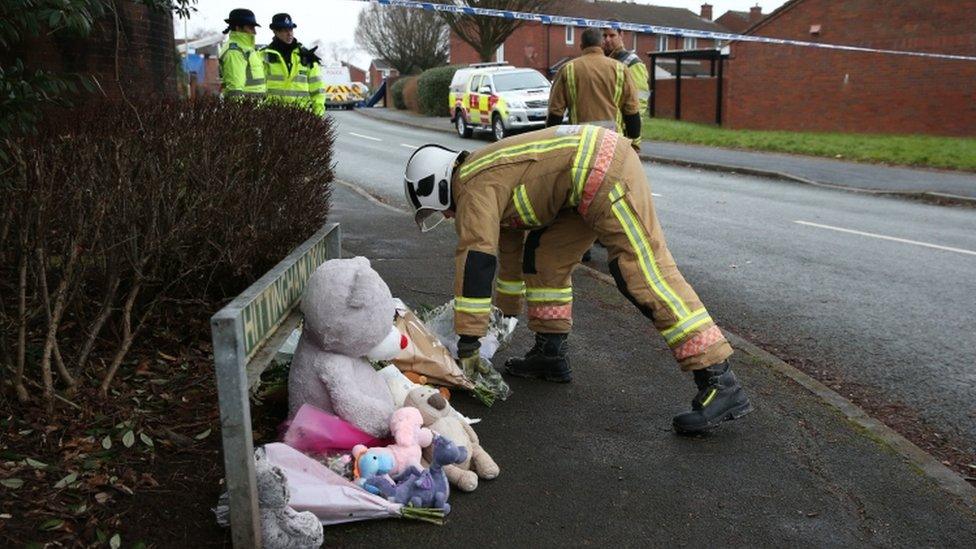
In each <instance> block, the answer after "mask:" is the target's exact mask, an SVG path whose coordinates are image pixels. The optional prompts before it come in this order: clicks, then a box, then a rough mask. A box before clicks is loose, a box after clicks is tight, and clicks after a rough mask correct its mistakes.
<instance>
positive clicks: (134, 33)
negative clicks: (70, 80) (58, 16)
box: [0, 1, 179, 99]
mask: <svg viewBox="0 0 976 549" xmlns="http://www.w3.org/2000/svg"><path fill="white" fill-rule="evenodd" d="M117 13H118V21H116V19H115V18H114V17H112V16H105V17H103V18H101V19H99V20H97V21H96V22H95V24H94V25H93V28H92V32H91V34H90V35H89V36H88V37H86V38H84V39H82V40H78V39H77V38H72V37H69V36H67V35H65V34H64V33H57V32H55V33H49V32H47V29H44V30H43V32H42V33H41V35H40V36H37V37H30V38H27V39H26V40H24V41H23V42H19V43H16V44H15V45H14V47H13V48H11V49H9V50H4V51H2V52H0V62H2V63H3V64H4V65H5V66H6V65H7V64H8V59H9V58H10V56H18V57H20V58H21V59H23V60H24V63H25V65H26V66H27V68H28V69H29V70H31V69H35V68H42V69H47V70H54V71H58V72H79V73H85V74H89V75H92V76H94V77H95V78H96V79H97V80H98V82H99V83H100V90H101V92H104V94H105V95H106V96H108V97H109V98H112V99H120V98H121V97H122V91H123V90H124V92H125V95H126V96H128V97H130V98H147V97H176V96H177V93H178V85H177V73H178V65H179V60H178V59H177V56H176V44H175V41H174V38H173V15H172V13H170V11H169V10H153V9H151V8H149V7H147V6H146V5H143V4H138V3H136V2H133V1H123V2H118V12H117ZM116 67H119V70H117V69H116Z"/></svg>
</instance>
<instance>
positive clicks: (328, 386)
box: [288, 257, 402, 438]
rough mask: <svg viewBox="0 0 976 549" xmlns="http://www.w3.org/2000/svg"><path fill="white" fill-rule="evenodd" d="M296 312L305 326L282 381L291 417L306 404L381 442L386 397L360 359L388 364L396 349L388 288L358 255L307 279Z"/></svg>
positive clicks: (390, 405) (388, 405)
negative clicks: (289, 366) (301, 314)
mask: <svg viewBox="0 0 976 549" xmlns="http://www.w3.org/2000/svg"><path fill="white" fill-rule="evenodd" d="M301 310H302V313H304V315H305V325H304V328H303V329H302V336H301V339H300V340H299V341H298V347H297V348H296V349H295V358H294V359H293V360H292V363H291V372H290V373H289V376H288V404H289V409H290V412H291V415H292V416H294V414H295V413H296V412H297V411H298V409H299V408H300V407H301V406H302V404H305V403H309V404H312V405H315V406H317V407H318V408H321V409H322V410H325V411H326V412H330V413H333V414H335V415H337V416H339V417H341V418H342V419H344V420H346V421H348V422H349V423H352V424H353V425H355V426H356V427H358V428H359V429H361V430H362V431H364V432H366V433H369V434H370V435H373V436H375V437H379V438H385V437H388V436H389V435H390V416H391V415H392V414H393V410H394V409H395V407H396V406H395V405H394V402H393V395H392V394H390V389H389V387H388V386H387V384H386V381H384V379H383V377H382V376H380V375H379V373H377V372H376V370H374V369H373V367H372V366H371V365H370V363H369V361H368V360H366V358H364V357H369V358H370V359H372V360H390V359H392V358H393V357H395V356H396V354H397V353H398V352H399V350H400V345H401V343H400V342H401V337H402V336H401V335H400V333H399V331H398V330H397V329H396V328H395V327H394V326H393V316H394V314H395V308H394V304H393V296H392V295H390V288H389V287H388V286H387V285H386V283H385V282H383V279H382V278H380V275H379V274H378V273H377V272H376V271H374V270H373V269H372V268H371V267H370V266H369V260H367V259H366V258H365V257H354V258H352V259H332V260H329V261H326V262H325V263H323V264H322V265H321V266H320V267H319V268H318V269H316V270H315V272H314V273H312V276H311V277H310V278H309V280H308V285H307V287H306V289H305V296H304V297H303V298H302V305H301Z"/></svg>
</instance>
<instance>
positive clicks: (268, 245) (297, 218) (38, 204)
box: [0, 97, 334, 402]
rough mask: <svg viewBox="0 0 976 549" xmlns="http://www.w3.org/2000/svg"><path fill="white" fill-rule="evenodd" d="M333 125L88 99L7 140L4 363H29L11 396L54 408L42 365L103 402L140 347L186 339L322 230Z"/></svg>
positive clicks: (206, 107) (1, 291)
mask: <svg viewBox="0 0 976 549" xmlns="http://www.w3.org/2000/svg"><path fill="white" fill-rule="evenodd" d="M331 121H332V118H331V117H325V118H323V117H319V116H315V115H313V114H312V113H311V112H308V111H306V110H302V109H295V108H291V107H285V106H279V105H263V104H256V103H252V102H250V101H221V100H220V99H219V98H217V97H200V98H198V99H197V100H195V101H173V100H163V101H160V100H149V99H146V100H138V99H136V100H133V101H131V102H129V103H127V104H122V103H118V102H111V101H100V100H92V101H89V102H88V103H86V104H85V105H83V106H81V107H77V108H73V109H70V110H65V111H57V112H52V113H50V114H49V115H47V116H45V118H44V119H43V120H42V123H40V124H38V129H37V133H36V134H35V135H30V136H23V137H20V138H18V139H15V140H6V141H4V142H3V144H2V145H3V149H2V150H3V152H4V154H6V155H7V157H8V158H9V159H10V165H11V166H10V168H9V170H8V171H7V172H6V173H5V174H4V177H3V182H2V183H0V295H3V296H4V299H2V300H0V349H2V350H3V351H5V352H6V351H9V353H10V354H9V355H7V356H13V355H15V354H16V355H18V356H19V357H25V355H26V356H27V357H28V358H29V360H27V361H26V362H25V360H24V359H23V358H21V359H19V360H18V363H17V369H18V371H21V372H23V374H24V376H26V381H22V379H21V378H20V376H15V381H14V382H13V384H14V385H15V386H16V387H17V392H18V397H26V396H27V395H26V392H25V390H24V384H25V383H28V384H29V383H31V382H34V379H39V380H43V381H44V383H45V386H46V388H45V396H46V399H47V401H48V402H53V400H52V398H51V397H52V389H53V387H52V375H51V370H52V362H53V365H56V366H57V367H58V370H59V372H58V373H59V375H58V377H59V378H60V381H61V382H62V383H63V384H64V385H66V386H73V385H74V384H75V381H76V379H77V381H78V382H83V381H85V380H88V379H100V380H101V392H102V393H103V394H106V393H107V390H108V388H109V387H110V386H111V383H112V380H113V378H114V377H115V374H116V372H117V371H118V369H119V367H120V366H121V365H122V364H123V362H124V361H125V358H126V355H127V354H128V352H129V350H130V349H131V347H132V344H133V342H134V341H136V340H137V339H138V338H139V336H149V335H151V334H153V333H155V332H164V331H166V330H172V333H175V334H179V336H180V338H181V339H191V338H192V337H194V336H193V335H192V334H190V333H186V332H181V330H195V329H196V328H195V327H196V326H199V322H204V323H205V322H206V319H207V318H208V317H209V316H210V315H211V314H213V311H215V310H216V309H218V308H219V306H220V304H222V303H224V302H225V301H226V299H227V298H229V297H232V296H234V295H236V294H237V293H239V292H240V291H241V290H242V289H244V288H246V287H247V286H248V285H249V284H250V283H251V281H253V280H255V279H256V278H257V277H259V276H260V275H261V274H263V273H264V272H265V271H267V270H268V269H269V268H271V267H272V266H274V265H275V264H276V263H277V262H278V261H279V260H281V258H282V257H284V256H285V255H286V254H287V253H288V252H289V251H290V250H291V249H292V248H293V247H295V246H296V245H298V244H300V243H301V242H302V241H304V240H305V239H306V238H308V237H309V236H310V235H311V234H312V233H314V232H315V231H316V230H318V229H319V228H320V227H321V226H322V225H323V223H325V220H326V216H327V214H328V211H329V196H330V193H331V186H332V180H333V177H334V173H333V156H332V144H333V140H334V130H333V126H332V122H331ZM295 143H315V146H314V147H296V146H295ZM7 296H18V297H19V299H18V298H14V297H11V298H10V299H7ZM48 311H50V313H49V312H48ZM167 322H168V323H169V326H167V325H166V323H167ZM18 334H19V336H18ZM11 364H12V363H11ZM42 372H43V374H44V375H43V376H42V375H41V373H42ZM4 375H6V373H5V374H4ZM22 400H26V398H22Z"/></svg>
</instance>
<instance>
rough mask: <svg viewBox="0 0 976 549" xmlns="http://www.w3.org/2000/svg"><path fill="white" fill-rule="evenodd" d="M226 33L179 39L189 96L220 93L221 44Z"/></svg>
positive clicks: (177, 45)
mask: <svg viewBox="0 0 976 549" xmlns="http://www.w3.org/2000/svg"><path fill="white" fill-rule="evenodd" d="M225 39H226V35H223V34H214V35H210V36H205V37H202V38H197V39H193V40H190V41H189V42H187V41H185V40H182V39H177V40H176V49H177V52H178V53H179V54H180V55H181V56H182V57H183V59H182V65H183V72H184V73H186V76H187V78H188V81H189V88H190V89H189V92H190V93H189V96H190V97H198V96H201V95H217V94H219V93H220V67H219V65H220V45H221V43H223V41H224V40H225Z"/></svg>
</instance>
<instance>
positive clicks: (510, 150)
mask: <svg viewBox="0 0 976 549" xmlns="http://www.w3.org/2000/svg"><path fill="white" fill-rule="evenodd" d="M578 142H579V136H578V135H569V136H565V137H557V138H554V139H545V140H543V141H536V142H534V143H528V144H524V145H512V146H511V147H505V148H504V149H499V150H497V151H495V152H493V153H491V154H489V155H487V156H484V157H482V158H479V159H478V160H476V161H474V162H473V163H471V164H462V165H461V177H466V176H467V175H468V174H470V173H471V172H473V171H475V170H478V169H479V168H482V167H484V166H486V165H488V164H491V163H493V162H495V161H497V160H500V159H502V158H510V157H513V156H519V155H523V154H533V153H543V152H549V151H552V150H555V149H564V148H569V147H575V146H576V144H577V143H578Z"/></svg>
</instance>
